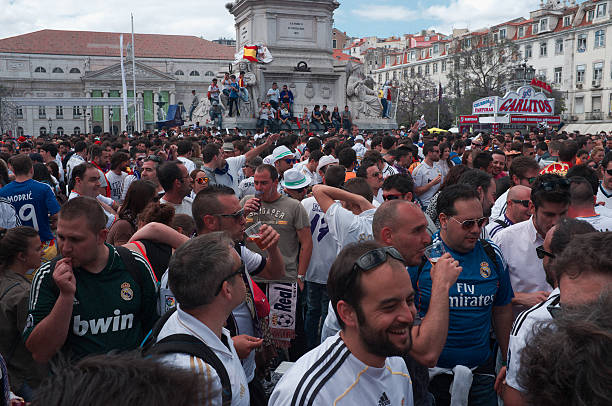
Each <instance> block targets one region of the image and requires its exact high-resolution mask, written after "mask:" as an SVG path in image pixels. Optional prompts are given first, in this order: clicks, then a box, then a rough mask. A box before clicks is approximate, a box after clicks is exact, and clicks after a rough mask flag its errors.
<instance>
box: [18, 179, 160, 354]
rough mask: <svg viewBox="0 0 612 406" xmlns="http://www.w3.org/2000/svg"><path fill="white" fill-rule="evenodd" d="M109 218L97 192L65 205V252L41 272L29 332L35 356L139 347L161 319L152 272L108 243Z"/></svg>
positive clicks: (61, 230) (61, 232) (60, 238)
mask: <svg viewBox="0 0 612 406" xmlns="http://www.w3.org/2000/svg"><path fill="white" fill-rule="evenodd" d="M96 176H97V173H96ZM105 224H106V216H105V215H104V211H103V210H102V208H101V207H100V205H99V204H98V202H97V201H96V200H95V199H93V198H90V197H75V198H74V199H71V200H69V201H68V202H66V203H65V204H64V206H63V207H62V209H61V210H60V212H59V219H58V223H57V244H58V248H59V250H60V252H61V254H62V256H63V258H61V259H54V260H52V261H50V262H47V263H46V264H44V265H43V266H41V267H40V268H39V269H38V271H37V272H36V276H35V277H34V280H33V282H32V293H31V294H30V304H29V314H28V318H27V321H26V327H25V330H24V333H23V335H24V339H25V344H26V348H27V349H28V350H30V352H32V357H33V358H34V360H35V361H37V362H46V361H48V360H50V359H51V358H53V357H54V356H55V355H56V354H57V353H61V354H62V355H64V356H68V357H70V358H71V359H72V360H78V359H81V358H83V357H85V356H88V355H91V354H103V353H107V352H109V351H112V350H118V351H128V350H133V349H136V348H138V346H139V344H140V342H141V341H142V339H143V337H144V335H145V334H146V333H147V332H148V331H149V330H150V329H151V327H152V326H153V325H154V324H155V321H156V320H157V311H156V304H157V287H156V283H157V281H156V280H155V276H154V274H153V271H152V270H151V268H150V266H149V265H148V264H147V261H146V260H145V259H144V258H143V257H142V256H141V255H140V254H137V253H135V252H132V251H129V250H127V249H126V248H123V247H116V248H115V247H113V246H112V245H110V244H105V241H106V234H108V230H107V229H106V228H105Z"/></svg>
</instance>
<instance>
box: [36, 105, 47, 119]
mask: <svg viewBox="0 0 612 406" xmlns="http://www.w3.org/2000/svg"><path fill="white" fill-rule="evenodd" d="M38 118H47V111H46V110H45V106H38Z"/></svg>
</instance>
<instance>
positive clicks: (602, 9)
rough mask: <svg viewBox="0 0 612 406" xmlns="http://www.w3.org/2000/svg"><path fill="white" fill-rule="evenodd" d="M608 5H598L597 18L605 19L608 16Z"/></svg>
mask: <svg viewBox="0 0 612 406" xmlns="http://www.w3.org/2000/svg"><path fill="white" fill-rule="evenodd" d="M606 6H607V4H606V3H601V4H598V5H597V17H604V16H605V15H606V11H607V10H606Z"/></svg>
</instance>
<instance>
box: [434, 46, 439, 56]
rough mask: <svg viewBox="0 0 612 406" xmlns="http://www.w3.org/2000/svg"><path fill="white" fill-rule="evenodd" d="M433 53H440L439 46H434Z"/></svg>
mask: <svg viewBox="0 0 612 406" xmlns="http://www.w3.org/2000/svg"><path fill="white" fill-rule="evenodd" d="M433 51H434V54H436V55H438V53H439V52H440V45H438V44H434V46H433Z"/></svg>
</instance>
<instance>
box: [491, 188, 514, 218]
mask: <svg viewBox="0 0 612 406" xmlns="http://www.w3.org/2000/svg"><path fill="white" fill-rule="evenodd" d="M509 191H510V188H508V190H506V191H505V192H504V194H502V195H501V196H499V197H498V198H497V200H495V204H494V205H493V208H492V209H491V217H489V221H490V222H493V221H495V220H497V219H502V220H503V219H504V215H505V214H506V207H508V192H509Z"/></svg>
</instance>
